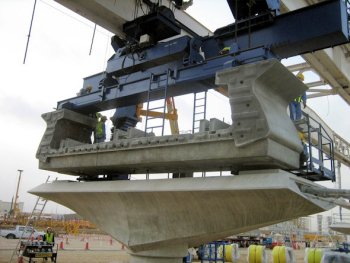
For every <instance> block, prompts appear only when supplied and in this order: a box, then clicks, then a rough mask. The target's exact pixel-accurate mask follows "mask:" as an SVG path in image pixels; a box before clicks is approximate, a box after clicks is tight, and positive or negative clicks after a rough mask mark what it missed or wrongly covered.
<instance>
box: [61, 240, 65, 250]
mask: <svg viewBox="0 0 350 263" xmlns="http://www.w3.org/2000/svg"><path fill="white" fill-rule="evenodd" d="M60 249H61V250H63V249H64V248H63V241H61V242H60Z"/></svg>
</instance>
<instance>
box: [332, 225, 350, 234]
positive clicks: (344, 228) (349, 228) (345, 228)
mask: <svg viewBox="0 0 350 263" xmlns="http://www.w3.org/2000/svg"><path fill="white" fill-rule="evenodd" d="M329 228H330V229H332V230H334V231H337V232H339V233H342V234H345V235H350V223H334V224H332V225H331V226H330V227H329Z"/></svg>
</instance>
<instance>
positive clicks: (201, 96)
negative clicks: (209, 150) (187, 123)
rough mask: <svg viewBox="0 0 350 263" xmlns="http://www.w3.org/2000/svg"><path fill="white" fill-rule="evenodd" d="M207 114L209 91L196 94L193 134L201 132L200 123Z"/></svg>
mask: <svg viewBox="0 0 350 263" xmlns="http://www.w3.org/2000/svg"><path fill="white" fill-rule="evenodd" d="M206 114H207V91H203V92H198V93H194V103H193V118H192V120H193V122H192V133H195V132H198V131H199V122H200V121H201V120H203V119H205V117H206Z"/></svg>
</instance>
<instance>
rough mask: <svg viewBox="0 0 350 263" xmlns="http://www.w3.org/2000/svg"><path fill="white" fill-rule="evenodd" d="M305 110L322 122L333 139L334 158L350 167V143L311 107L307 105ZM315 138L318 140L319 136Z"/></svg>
mask: <svg viewBox="0 0 350 263" xmlns="http://www.w3.org/2000/svg"><path fill="white" fill-rule="evenodd" d="M304 111H305V112H306V113H307V114H309V115H310V117H311V118H313V119H314V120H316V121H317V122H318V123H320V124H321V125H322V127H323V129H325V131H326V132H327V134H328V135H329V136H331V138H332V139H333V143H334V159H335V160H337V161H340V162H341V163H343V164H345V165H346V166H348V167H350V143H349V142H348V141H347V140H345V139H344V138H343V137H341V136H340V135H339V134H337V133H336V132H335V131H333V130H332V129H331V128H330V127H329V126H328V125H327V123H325V122H324V121H323V120H322V119H321V117H320V116H318V115H317V113H316V112H314V111H313V110H312V109H311V108H309V107H306V108H305V109H304ZM315 140H317V138H315Z"/></svg>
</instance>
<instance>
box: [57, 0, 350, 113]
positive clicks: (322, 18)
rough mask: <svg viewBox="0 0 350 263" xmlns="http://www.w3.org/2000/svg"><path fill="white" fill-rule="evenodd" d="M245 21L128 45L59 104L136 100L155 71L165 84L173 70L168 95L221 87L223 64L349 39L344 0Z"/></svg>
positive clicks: (86, 107) (84, 106)
mask: <svg viewBox="0 0 350 263" xmlns="http://www.w3.org/2000/svg"><path fill="white" fill-rule="evenodd" d="M257 19H259V18H257ZM264 19H265V18H264ZM253 20H254V19H253ZM245 23H246V22H245V21H243V22H240V24H239V25H237V26H235V25H230V26H228V27H225V28H222V29H220V30H217V32H216V34H215V35H214V36H212V37H203V38H200V39H193V38H192V39H190V38H189V37H180V38H178V39H174V40H170V41H168V42H165V43H159V44H158V45H155V46H151V47H148V48H144V49H142V50H137V51H133V52H129V53H127V51H126V50H125V48H123V49H121V50H118V51H117V53H116V54H115V55H113V57H112V58H111V59H110V60H109V62H108V66H107V70H106V72H102V73H100V74H96V75H94V76H91V77H88V78H85V79H84V87H86V86H91V87H92V92H91V93H89V94H86V95H83V96H78V97H75V98H70V99H67V100H64V101H60V102H58V105H57V108H58V109H60V108H70V109H72V110H75V111H79V112H84V113H92V112H96V111H102V110H107V109H113V108H116V107H123V106H129V105H136V104H138V103H141V102H145V101H146V99H147V96H146V95H147V92H148V87H149V81H150V76H151V75H155V76H157V77H158V78H159V83H160V86H161V85H162V82H163V83H164V84H163V85H165V79H166V75H165V74H166V72H168V71H170V79H169V83H168V85H169V87H168V96H177V95H183V94H187V93H192V92H200V91H203V90H207V89H209V88H214V87H215V85H214V76H215V73H216V72H217V71H219V70H221V69H224V68H227V67H234V66H236V65H241V64H246V63H251V62H255V61H258V60H262V59H267V58H271V57H275V58H278V59H282V58H286V57H290V56H295V55H299V54H303V53H307V52H313V51H316V50H319V49H323V48H327V47H332V46H336V45H341V44H344V43H346V42H348V41H349V29H348V17H347V12H346V6H345V3H344V2H343V1H342V0H331V1H325V2H322V3H320V4H318V5H314V6H310V7H306V8H303V9H300V10H296V11H293V12H290V13H287V14H284V15H280V16H277V17H275V18H273V19H272V20H271V18H268V19H267V20H266V21H265V20H263V22H261V21H260V20H258V22H257V23H256V24H255V25H253V26H251V27H250V28H246V27H245V26H244V25H245ZM235 29H238V31H237V32H235V31H234V30H235ZM223 47H231V50H230V52H229V53H228V54H224V55H220V50H222V48H223ZM200 48H201V51H203V53H204V57H202V54H201V53H200V52H199V50H200ZM193 58H195V59H193ZM159 97H160V95H159Z"/></svg>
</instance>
